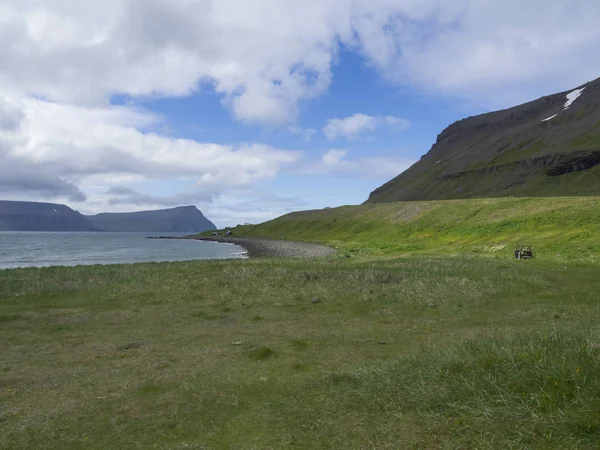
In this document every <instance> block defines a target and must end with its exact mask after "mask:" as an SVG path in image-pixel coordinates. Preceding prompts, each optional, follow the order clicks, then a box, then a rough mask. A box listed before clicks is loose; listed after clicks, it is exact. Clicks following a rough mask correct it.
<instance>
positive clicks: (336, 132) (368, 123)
mask: <svg viewBox="0 0 600 450" xmlns="http://www.w3.org/2000/svg"><path fill="white" fill-rule="evenodd" d="M381 125H388V126H393V127H397V128H400V129H405V128H406V127H408V125H409V122H408V120H405V119H401V118H399V117H393V116H368V115H366V114H354V115H353V116H349V117H346V118H343V119H329V120H327V125H326V126H325V127H324V128H323V133H325V136H327V138H328V139H336V138H338V137H345V138H347V139H354V138H356V137H357V136H358V135H359V134H361V133H363V132H365V131H375V129H376V128H377V127H379V126H381Z"/></svg>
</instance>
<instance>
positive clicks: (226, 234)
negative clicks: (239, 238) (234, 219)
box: [225, 230, 233, 236]
mask: <svg viewBox="0 0 600 450" xmlns="http://www.w3.org/2000/svg"><path fill="white" fill-rule="evenodd" d="M225 236H233V232H232V231H231V230H227V231H226V232H225Z"/></svg>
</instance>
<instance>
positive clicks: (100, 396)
mask: <svg viewBox="0 0 600 450" xmlns="http://www.w3.org/2000/svg"><path fill="white" fill-rule="evenodd" d="M313 297H318V298H319V300H320V302H318V303H313V302H312V301H311V299H312V298H313ZM598 298H600V282H599V281H598V278H597V268H596V267H583V266H581V267H573V266H569V267H563V265H553V264H550V265H548V264H544V263H541V262H539V261H538V262H532V263H528V264H518V263H516V262H514V261H511V260H496V259H481V258H466V259H465V258H440V259H431V258H423V257H421V258H402V259H395V260H377V261H371V262H357V261H356V260H354V259H346V258H340V257H339V256H337V257H329V258H328V259H324V260H315V261H286V260H280V261H270V260H250V261H228V262H221V261H219V262H188V263H164V264H138V265H130V266H104V267H100V266H95V267H76V268H65V267H62V268H47V269H26V270H11V271H0V299H1V301H0V323H1V326H0V342H1V343H2V345H1V346H0V448H11V449H13V448H14V449H17V448H47V449H51V448H57V449H58V448H61V449H62V448H211V449H212V448H306V449H315V448H327V449H330V448H339V449H348V448H401V449H405V448H460V447H462V448H482V449H483V448H569V449H572V448H597V443H598V442H600V423H599V421H598V411H599V410H600V358H599V357H600V354H599V353H598V345H597V344H598V343H600V330H599V329H598V323H599V322H598V321H599V319H600V304H599V303H598ZM235 342H242V344H241V345H233V344H234V343H235Z"/></svg>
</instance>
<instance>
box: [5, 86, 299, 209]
mask: <svg viewBox="0 0 600 450" xmlns="http://www.w3.org/2000/svg"><path fill="white" fill-rule="evenodd" d="M6 104H9V102H8V101H7V100H4V101H3V100H2V99H0V108H1V109H2V111H7V110H8V108H7V107H6V106H5V105H6ZM10 105H11V108H12V109H11V110H12V111H13V112H12V114H11V115H10V116H6V117H8V118H9V120H6V119H5V120H3V123H5V122H6V123H10V124H11V126H10V127H6V126H5V127H3V128H2V129H0V174H2V176H1V177H0V178H1V186H2V188H3V190H4V191H5V192H11V191H12V192H23V191H27V190H29V191H31V192H32V193H36V194H38V195H43V196H45V197H51V198H52V197H56V198H61V197H62V198H67V199H69V200H71V201H83V200H85V194H84V192H85V191H86V186H89V187H92V186H94V185H95V184H96V183H99V182H100V184H103V185H104V186H106V183H107V182H110V180H111V179H112V180H113V181H115V182H118V180H120V179H123V178H127V177H129V178H131V179H137V180H139V179H140V178H141V179H149V180H181V179H183V178H186V177H188V178H192V179H195V180H196V181H195V184H196V190H197V191H198V193H197V194H195V195H196V196H197V197H198V198H210V197H212V196H215V195H218V194H219V193H221V192H222V191H223V190H225V189H231V188H232V187H239V186H248V185H251V184H253V183H256V182H259V181H260V180H263V179H266V178H270V177H273V176H275V175H276V174H277V172H278V171H279V170H280V168H281V167H282V166H285V165H287V164H290V163H293V162H294V161H295V160H296V159H297V158H298V156H299V155H298V153H296V152H291V151H284V150H278V149H275V148H272V147H269V146H266V145H260V144H248V145H236V146H232V145H218V144H212V143H199V142H196V141H192V140H187V139H174V138H168V137H164V136H160V135H157V134H155V133H150V132H146V133H143V132H142V131H140V129H143V128H145V127H148V126H150V125H153V124H156V123H159V122H160V117H157V116H155V115H153V114H150V113H147V112H144V111H140V110H136V109H133V108H130V107H114V106H113V107H107V108H103V107H95V108H84V107H79V106H71V105H61V104H56V103H49V102H47V101H43V100H38V99H32V98H28V99H21V100H15V99H12V100H11V101H10ZM14 118H20V119H19V123H18V126H14V124H13V122H14V120H13V119H14ZM130 197H131V196H130ZM137 201H138V202H139V201H140V197H139V196H138V197H137Z"/></svg>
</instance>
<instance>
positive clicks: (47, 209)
mask: <svg viewBox="0 0 600 450" xmlns="http://www.w3.org/2000/svg"><path fill="white" fill-rule="evenodd" d="M0 231H96V228H95V227H94V225H93V224H92V223H91V222H90V221H89V220H88V219H87V218H86V217H85V216H84V215H83V214H80V213H78V212H77V211H74V210H72V209H71V208H69V207H68V206H65V205H58V204H54V203H39V202H14V201H5V200H0Z"/></svg>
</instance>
